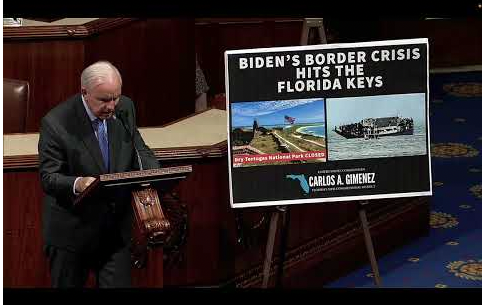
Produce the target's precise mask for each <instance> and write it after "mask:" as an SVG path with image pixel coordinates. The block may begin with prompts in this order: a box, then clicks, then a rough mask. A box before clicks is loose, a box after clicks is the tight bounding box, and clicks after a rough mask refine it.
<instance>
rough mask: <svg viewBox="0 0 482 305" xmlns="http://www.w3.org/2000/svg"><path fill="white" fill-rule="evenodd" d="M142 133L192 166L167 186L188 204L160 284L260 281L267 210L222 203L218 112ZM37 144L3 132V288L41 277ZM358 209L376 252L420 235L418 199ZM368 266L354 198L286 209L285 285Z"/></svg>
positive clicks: (424, 229)
mask: <svg viewBox="0 0 482 305" xmlns="http://www.w3.org/2000/svg"><path fill="white" fill-rule="evenodd" d="M141 133H142V135H143V137H144V139H145V141H146V143H147V145H149V146H150V147H151V148H152V149H153V150H154V152H155V154H156V156H157V157H158V158H159V160H160V162H161V164H163V165H164V166H169V165H187V164H189V165H192V166H193V172H192V173H191V174H190V175H189V176H188V177H187V178H186V179H185V180H183V181H182V182H180V184H179V185H178V189H176V192H177V193H178V194H179V196H180V199H181V200H182V201H183V202H185V203H186V204H187V209H188V232H187V239H186V243H185V244H184V245H183V246H182V247H181V254H182V255H181V256H180V260H175V261H174V262H170V260H165V261H164V266H163V274H160V275H159V276H163V282H164V286H167V287H169V286H208V285H209V286H220V287H224V286H235V287H259V286H260V285H261V281H262V264H263V259H264V251H265V245H266V238H267V233H268V230H267V229H268V223H269V213H267V212H268V211H270V210H269V209H267V208H251V209H243V210H233V209H231V208H230V206H229V199H228V198H229V197H228V196H229V189H228V170H227V144H226V134H227V130H226V112H225V111H222V110H217V109H212V110H209V111H206V112H203V113H200V114H197V115H194V116H190V117H187V118H185V119H183V120H179V121H177V122H174V123H172V124H169V125H165V126H162V127H158V128H141ZM37 141H38V134H22V135H4V172H3V179H4V180H3V181H4V233H3V234H4V253H3V254H4V255H3V259H4V261H3V264H4V287H48V286H49V283H50V282H49V275H48V266H47V261H46V259H45V257H44V256H43V254H42V237H41V206H42V197H43V193H42V190H41V187H40V181H39V175H38V172H37V169H38V159H37ZM367 211H368V218H369V221H370V224H371V230H372V238H373V242H374V247H375V250H376V252H377V254H378V255H381V254H383V253H387V252H388V251H391V250H393V249H396V248H397V247H399V246H401V245H403V244H405V243H407V242H409V241H411V240H413V239H414V238H416V237H419V236H422V235H425V234H427V233H428V230H429V202H428V199H427V198H405V199H397V200H380V201H377V202H374V203H373V204H372V205H371V206H370V207H368V209H367ZM263 217H264V218H263ZM263 219H264V221H263ZM275 249H276V248H275ZM157 259H158V263H159V262H160V261H159V259H160V258H157ZM274 260H275V261H276V260H277V252H276V251H275V254H274ZM367 262H368V258H367V255H366V252H365V246H364V243H363V235H362V231H361V228H360V223H359V221H358V214H357V210H356V206H355V204H353V203H329V204H309V205H296V206H292V208H291V221H290V227H289V236H288V247H287V256H286V265H285V268H286V269H285V276H286V278H285V279H284V285H285V286H287V287H301V288H307V287H320V286H321V285H322V284H323V283H325V282H326V281H328V280H332V279H335V278H337V277H339V276H340V275H342V274H343V273H345V272H348V271H351V270H353V268H355V267H359V266H360V265H361V264H363V263H367ZM148 267H149V266H148ZM155 267H156V266H155V264H154V265H151V268H155ZM272 268H273V270H275V268H276V265H274V264H273V265H272ZM132 274H133V282H134V284H135V286H137V287H149V283H150V282H149V278H146V277H145V271H143V270H142V269H141V270H137V269H134V268H133V273H132Z"/></svg>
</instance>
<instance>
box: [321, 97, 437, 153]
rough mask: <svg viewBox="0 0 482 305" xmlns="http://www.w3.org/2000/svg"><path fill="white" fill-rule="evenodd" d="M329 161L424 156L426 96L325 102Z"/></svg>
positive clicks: (343, 99) (335, 99)
mask: <svg viewBox="0 0 482 305" xmlns="http://www.w3.org/2000/svg"><path fill="white" fill-rule="evenodd" d="M326 113H327V149H328V161H335V160H353V159H368V158H391V157H403V156H415V155H425V154H427V152H428V145H427V143H428V135H427V118H426V95H425V94H424V93H409V94H393V95H379V96H357V97H343V98H329V99H327V100H326Z"/></svg>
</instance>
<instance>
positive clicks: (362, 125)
mask: <svg viewBox="0 0 482 305" xmlns="http://www.w3.org/2000/svg"><path fill="white" fill-rule="evenodd" d="M334 131H335V132H336V133H338V134H339V135H341V136H343V137H345V138H347V139H352V138H364V139H378V138H379V137H384V136H399V135H413V118H403V117H401V116H396V117H382V118H365V119H362V120H361V121H359V122H357V123H351V124H345V125H340V126H335V128H334Z"/></svg>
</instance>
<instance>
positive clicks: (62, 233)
mask: <svg viewBox="0 0 482 305" xmlns="http://www.w3.org/2000/svg"><path fill="white" fill-rule="evenodd" d="M116 112H117V113H119V112H123V113H124V116H123V117H124V118H125V121H126V122H125V123H126V125H127V126H126V127H127V128H128V129H129V131H130V132H132V131H133V135H134V136H133V137H132V135H131V134H130V132H129V131H127V130H126V128H125V127H124V126H123V124H122V122H121V120H120V119H119V118H117V119H115V118H110V119H108V120H107V132H108V139H109V155H110V167H111V168H110V171H109V172H111V173H114V172H125V171H130V170H138V169H139V165H138V162H137V156H136V153H135V150H134V147H133V145H132V139H134V142H135V145H136V147H137V149H138V151H139V154H140V156H141V160H142V164H143V168H144V169H151V168H158V167H159V163H158V161H157V160H156V158H155V156H154V154H153V153H152V151H151V150H150V149H149V147H147V146H146V144H145V143H144V141H143V139H142V137H141V135H140V134H139V131H138V130H137V127H136V121H135V108H134V104H133V102H132V100H131V99H129V98H128V97H125V96H121V98H120V101H119V103H118V105H117V108H116ZM38 150H39V159H40V160H39V161H40V167H39V171H40V177H41V182H42V188H43V190H44V192H45V193H46V196H45V199H44V208H43V224H42V225H43V237H44V242H45V244H46V245H55V246H58V247H63V248H67V249H71V250H74V251H79V250H80V251H84V250H85V251H88V250H89V249H93V248H95V247H98V246H99V243H101V241H99V237H100V236H101V233H103V232H106V223H107V220H109V219H112V214H113V213H112V206H113V205H115V219H116V220H117V221H116V222H115V226H117V227H118V230H119V232H121V234H122V237H123V239H124V241H125V242H128V241H129V240H130V233H131V224H132V223H131V221H132V209H131V206H130V193H128V192H127V193H122V192H118V193H117V194H115V196H110V197H109V196H107V197H105V198H103V199H102V200H100V202H88V203H85V204H82V206H81V207H75V208H74V206H73V200H74V199H75V195H74V194H73V184H74V181H75V179H76V178H77V177H79V176H82V177H86V176H93V177H95V176H98V175H99V174H104V173H107V170H106V169H105V167H104V165H103V161H102V154H101V151H100V148H99V144H98V141H97V138H96V136H95V133H94V130H93V127H92V124H91V122H90V119H89V116H88V115H87V112H86V110H85V108H84V105H83V103H82V99H81V96H80V94H79V95H76V96H74V97H72V98H70V99H69V100H67V101H65V102H63V103H61V104H59V105H58V106H56V107H55V108H54V109H52V110H51V111H50V112H49V113H48V114H47V115H46V116H45V117H44V118H42V121H41V127H40V138H39V143H38ZM109 217H110V218H109ZM109 223H111V224H112V222H109Z"/></svg>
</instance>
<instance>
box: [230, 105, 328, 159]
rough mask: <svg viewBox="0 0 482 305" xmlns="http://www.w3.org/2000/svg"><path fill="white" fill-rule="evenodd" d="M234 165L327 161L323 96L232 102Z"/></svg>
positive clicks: (231, 138)
mask: <svg viewBox="0 0 482 305" xmlns="http://www.w3.org/2000/svg"><path fill="white" fill-rule="evenodd" d="M230 112H231V135H230V145H231V151H232V163H233V167H245V166H260V165H282V164H293V163H314V162H326V141H325V139H326V126H325V101H324V99H306V100H282V101H262V102H259V101H257V102H241V103H233V104H231V109H230Z"/></svg>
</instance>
